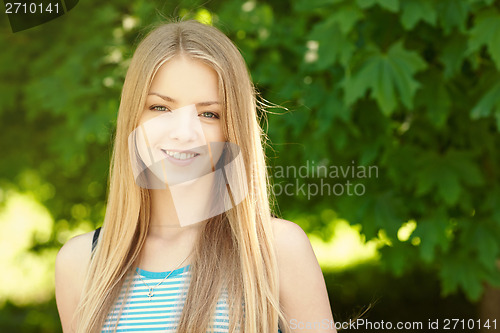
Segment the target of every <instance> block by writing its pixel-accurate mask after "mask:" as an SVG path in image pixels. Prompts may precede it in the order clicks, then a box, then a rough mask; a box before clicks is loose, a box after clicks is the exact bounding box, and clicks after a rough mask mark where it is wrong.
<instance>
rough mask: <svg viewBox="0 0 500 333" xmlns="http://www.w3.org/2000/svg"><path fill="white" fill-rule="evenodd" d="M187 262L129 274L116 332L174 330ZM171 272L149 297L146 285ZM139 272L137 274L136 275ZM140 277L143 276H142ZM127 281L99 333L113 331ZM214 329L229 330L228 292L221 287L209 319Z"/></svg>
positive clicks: (186, 282)
mask: <svg viewBox="0 0 500 333" xmlns="http://www.w3.org/2000/svg"><path fill="white" fill-rule="evenodd" d="M189 267H190V265H188V266H185V267H181V268H179V269H176V270H174V271H172V272H171V271H168V272H150V271H145V270H142V269H140V268H137V269H136V272H135V273H136V274H134V276H133V277H132V283H131V286H130V290H129V292H128V297H127V299H126V302H125V305H124V308H123V311H122V314H121V315H120V318H119V321H118V326H117V330H116V332H166V333H175V332H176V329H177V324H178V322H179V319H180V316H181V313H182V308H183V306H184V302H185V300H186V294H187V290H188V287H189V281H190V279H191V272H190V270H189ZM169 273H170V276H169V277H168V278H167V279H166V280H164V281H163V282H162V283H161V284H160V285H159V286H157V287H155V288H154V296H153V297H151V299H150V298H149V297H148V292H149V288H148V287H147V286H146V284H147V285H148V286H150V287H154V286H156V285H157V284H158V283H159V282H160V281H162V280H163V279H164V278H165V276H167V275H168V274H169ZM138 275H140V278H139V276H138ZM141 279H142V280H141ZM126 283H127V281H126V282H125V283H124V284H123V287H122V290H121V292H120V295H119V297H118V299H117V300H116V302H115V304H114V305H113V307H112V309H111V311H110V312H109V314H108V316H107V318H106V320H105V322H104V325H103V328H102V331H101V332H102V333H105V332H112V331H113V328H114V326H115V324H116V318H117V315H118V313H119V311H120V305H121V302H122V300H123V298H124V296H125V292H126V290H125V288H126ZM212 325H213V327H214V332H217V333H223V332H228V330H229V309H228V307H227V292H225V291H223V292H222V293H221V296H220V297H219V300H218V301H217V305H216V309H215V316H214V318H213V321H212Z"/></svg>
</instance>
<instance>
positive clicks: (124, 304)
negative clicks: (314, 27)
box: [56, 21, 335, 333]
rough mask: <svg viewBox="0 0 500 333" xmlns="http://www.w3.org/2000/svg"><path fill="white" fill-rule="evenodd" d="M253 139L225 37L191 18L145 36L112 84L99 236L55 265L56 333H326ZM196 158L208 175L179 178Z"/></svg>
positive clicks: (304, 252)
mask: <svg viewBox="0 0 500 333" xmlns="http://www.w3.org/2000/svg"><path fill="white" fill-rule="evenodd" d="M143 138H144V140H143ZM262 138H263V133H262V131H261V129H260V127H259V124H258V119H257V114H256V100H255V91H254V88H253V85H252V83H251V81H250V77H249V74H248V71H247V68H246V65H245V63H244V60H243V58H242V56H241V54H240V53H239V51H238V50H237V48H236V47H235V46H234V45H233V44H232V42H231V41H230V40H229V39H228V38H227V37H226V36H225V35H224V34H223V33H221V32H220V31H219V30H217V29H216V28H213V27H210V26H207V25H203V24H201V23H198V22H196V21H185V22H176V23H169V24H163V25H161V26H159V27H157V28H155V29H154V30H153V31H152V32H151V33H149V34H148V36H147V37H146V38H145V39H144V40H143V41H142V42H141V43H140V44H139V46H138V48H137V50H136V52H135V53H134V56H133V59H132V61H131V64H130V67H129V69H128V72H127V76H126V79H125V82H124V86H123V91H122V98H121V104H120V109H119V114H118V121H117V131H116V137H115V142H114V147H113V156H112V162H111V167H110V182H109V186H110V188H109V194H108V203H107V210H106V217H105V220H104V223H103V227H102V230H101V232H100V234H97V233H96V232H90V233H87V234H83V235H80V236H77V237H75V238H73V239H71V240H69V241H68V242H67V243H66V244H65V245H64V246H63V247H62V248H61V250H60V251H59V254H58V256H57V259H56V299H57V306H58V310H59V314H60V318H61V323H62V327H63V331H64V332H65V333H68V332H79V333H88V332H108V331H109V332H114V331H117V332H122V331H135V332H156V331H162V332H189V333H195V332H247V333H267V332H273V333H275V332H278V326H279V328H280V330H281V331H282V332H289V331H291V330H294V331H295V330H296V331H300V330H301V328H304V331H307V332H325V331H333V332H334V331H335V329H334V328H333V318H332V313H331V310H330V304H329V300H328V295H327V291H326V287H325V282H324V279H323V275H322V272H321V269H320V267H319V265H318V262H317V260H316V257H315V255H314V252H313V250H312V248H311V245H310V242H309V240H308V238H307V236H306V234H305V233H304V232H303V230H302V229H301V228H300V227H299V226H297V225H296V224H294V223H292V222H289V221H285V220H281V219H277V218H272V217H271V212H270V207H269V198H268V189H269V185H268V182H267V176H266V167H265V158H264V153H263V146H262V144H263V142H262ZM227 145H230V146H231V147H233V148H234V147H236V149H233V150H231V149H229V150H228V149H226V147H227ZM219 148H220V149H219ZM228 151H229V152H232V153H230V154H228V153H227V152H228ZM228 156H229V159H228ZM204 158H205V161H210V164H209V165H210V166H211V168H210V170H209V171H207V170H205V169H206V168H203V167H201V168H198V169H197V171H193V170H191V169H190V168H193V167H192V165H195V163H196V161H202V160H203V159H204ZM155 161H160V163H157V162H155ZM233 161H234V162H235V163H232V162H233ZM237 161H239V162H238V163H237ZM202 164H203V163H202ZM230 165H231V168H229V166H230ZM183 170H185V172H184V171H183ZM221 170H224V172H219V171H221ZM186 174H188V176H187V177H184V178H183V180H179V179H177V178H176V177H177V176H179V175H181V176H185V175H186ZM216 174H218V175H221V174H222V175H223V176H224V177H222V178H221V177H219V178H217V177H216V176H215V175H216ZM172 175H173V176H172ZM176 175H177V176H176ZM207 177H208V178H207ZM174 178H175V179H177V180H174ZM181 178H182V177H181ZM201 178H203V179H208V181H206V182H205V183H204V184H205V185H199V184H202V183H203V182H202V181H199V179H201ZM220 179H222V183H220ZM238 182H240V183H238ZM158 184H163V186H164V187H163V188H162V187H161V186H157V185H158ZM185 184H187V185H185ZM207 184H208V185H207ZM181 185H182V186H184V185H185V187H182V186H181ZM179 186H181V187H179ZM214 188H216V189H218V190H220V191H217V190H214ZM219 192H220V193H222V194H220V193H219ZM217 195H219V196H217ZM221 202H224V204H220V203H221ZM227 203H229V204H227ZM207 207H209V208H210V209H206V208H207ZM214 207H216V208H217V209H215V210H214V209H213V208H214ZM221 207H222V208H221ZM93 239H94V240H95V242H94V243H93ZM93 245H94V246H95V248H94V246H93ZM318 323H321V324H320V325H319V324H318ZM312 325H314V326H312ZM311 327H313V328H311Z"/></svg>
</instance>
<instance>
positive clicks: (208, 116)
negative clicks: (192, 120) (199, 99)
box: [200, 111, 219, 119]
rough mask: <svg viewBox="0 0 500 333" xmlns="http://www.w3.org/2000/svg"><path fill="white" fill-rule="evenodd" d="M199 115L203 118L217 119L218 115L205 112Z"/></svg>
mask: <svg viewBox="0 0 500 333" xmlns="http://www.w3.org/2000/svg"><path fill="white" fill-rule="evenodd" d="M200 115H201V116H202V117H204V118H209V119H219V115H218V114H217V113H215V112H210V111H206V112H202V113H200Z"/></svg>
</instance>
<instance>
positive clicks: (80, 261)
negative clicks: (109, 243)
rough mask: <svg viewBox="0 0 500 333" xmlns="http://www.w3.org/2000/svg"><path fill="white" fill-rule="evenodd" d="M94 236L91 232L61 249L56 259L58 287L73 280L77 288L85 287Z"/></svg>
mask: <svg viewBox="0 0 500 333" xmlns="http://www.w3.org/2000/svg"><path fill="white" fill-rule="evenodd" d="M93 235H94V231H90V232H87V233H84V234H81V235H78V236H75V237H73V238H71V239H70V240H68V241H67V242H66V243H65V244H64V245H63V246H62V247H61V249H60V250H59V252H58V253H57V257H56V267H55V268H56V287H57V284H58V282H60V283H59V284H61V283H64V281H62V280H66V279H71V280H72V282H73V285H74V286H75V287H81V286H83V281H84V278H85V273H86V269H87V265H88V263H89V262H90V255H91V249H92V237H93ZM58 280H59V281H58Z"/></svg>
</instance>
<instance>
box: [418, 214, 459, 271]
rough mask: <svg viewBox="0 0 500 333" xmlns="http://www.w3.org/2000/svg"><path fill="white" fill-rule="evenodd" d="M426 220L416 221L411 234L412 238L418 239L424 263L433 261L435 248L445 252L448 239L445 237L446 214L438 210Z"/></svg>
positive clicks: (446, 226)
mask: <svg viewBox="0 0 500 333" xmlns="http://www.w3.org/2000/svg"><path fill="white" fill-rule="evenodd" d="M431 214H432V215H430V216H429V217H428V218H425V219H422V220H420V221H417V228H416V229H415V230H414V231H413V233H412V236H411V237H412V238H415V237H419V238H420V239H421V243H420V245H419V250H420V256H421V258H422V260H423V261H424V262H426V263H431V262H432V261H433V260H434V256H435V253H436V248H440V249H442V250H447V249H448V247H449V243H450V239H449V237H448V235H447V229H448V221H447V218H446V213H445V212H444V211H443V210H442V209H440V210H438V211H437V212H435V213H431Z"/></svg>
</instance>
